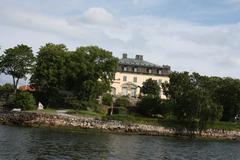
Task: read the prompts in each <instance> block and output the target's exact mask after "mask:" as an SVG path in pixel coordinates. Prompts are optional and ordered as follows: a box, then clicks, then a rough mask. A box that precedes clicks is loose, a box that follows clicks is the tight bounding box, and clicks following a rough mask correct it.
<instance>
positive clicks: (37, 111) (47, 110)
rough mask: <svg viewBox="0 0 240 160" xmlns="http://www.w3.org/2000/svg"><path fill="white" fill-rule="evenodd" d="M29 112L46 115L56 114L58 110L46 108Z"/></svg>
mask: <svg viewBox="0 0 240 160" xmlns="http://www.w3.org/2000/svg"><path fill="white" fill-rule="evenodd" d="M29 112H36V113H46V114H56V113H57V110H56V109H53V108H46V109H44V110H30V111H29Z"/></svg>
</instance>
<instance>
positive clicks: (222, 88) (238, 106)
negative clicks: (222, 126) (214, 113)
mask: <svg viewBox="0 0 240 160" xmlns="http://www.w3.org/2000/svg"><path fill="white" fill-rule="evenodd" d="M215 97H216V100H217V101H218V103H219V104H221V105H222V106H223V117H222V120H224V121H230V120H234V117H235V116H236V115H237V114H239V113H240V80H239V79H232V78H224V79H223V80H222V81H221V83H220V85H219V87H218V88H217V89H216V92H215Z"/></svg>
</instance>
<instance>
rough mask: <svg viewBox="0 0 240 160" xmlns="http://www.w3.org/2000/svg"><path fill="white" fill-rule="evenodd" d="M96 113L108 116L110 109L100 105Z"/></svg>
mask: <svg viewBox="0 0 240 160" xmlns="http://www.w3.org/2000/svg"><path fill="white" fill-rule="evenodd" d="M95 111H96V112H97V113H101V114H105V115H106V114H107V113H108V107H106V106H101V105H98V106H97V108H96V110H95Z"/></svg>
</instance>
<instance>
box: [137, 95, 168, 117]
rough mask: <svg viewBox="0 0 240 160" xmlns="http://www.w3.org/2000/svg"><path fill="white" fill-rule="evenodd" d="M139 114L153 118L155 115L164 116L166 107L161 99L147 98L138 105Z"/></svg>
mask: <svg viewBox="0 0 240 160" xmlns="http://www.w3.org/2000/svg"><path fill="white" fill-rule="evenodd" d="M137 107H138V112H139V113H140V114H142V115H146V116H152V115H153V114H163V113H164V107H163V105H162V104H161V99H160V98H159V97H152V96H146V97H143V98H142V99H141V101H139V102H138V103H137Z"/></svg>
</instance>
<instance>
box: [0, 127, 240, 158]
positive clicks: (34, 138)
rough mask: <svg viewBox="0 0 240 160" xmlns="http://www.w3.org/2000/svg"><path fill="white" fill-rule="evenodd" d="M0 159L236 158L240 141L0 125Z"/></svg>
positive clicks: (238, 153)
mask: <svg viewBox="0 0 240 160" xmlns="http://www.w3.org/2000/svg"><path fill="white" fill-rule="evenodd" d="M0 159H3V160H7V159H14V160H15V159H19V160H22V159H24V160H28V159H30V160H33V159H39V160H44V159H51V160H52V159H53V160H54V159H56V160H61V159H83V160H84V159H86V160H87V159H92V160H105V159H107V160H108V159H109V160H125V159H126V160H133V159H137V160H159V159H164V160H168V159H176V160H185V159H191V160H208V159H209V160H221V159H222V160H231V159H232V160H240V142H237V141H213V140H200V139H188V138H169V137H153V136H138V135H120V134H109V133H100V132H95V131H92V130H78V131H63V130H60V129H57V130H56V129H55V130H53V129H43V128H19V127H10V126H1V125H0Z"/></svg>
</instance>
